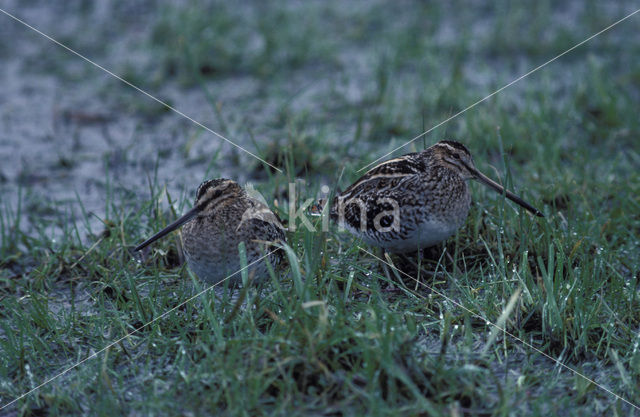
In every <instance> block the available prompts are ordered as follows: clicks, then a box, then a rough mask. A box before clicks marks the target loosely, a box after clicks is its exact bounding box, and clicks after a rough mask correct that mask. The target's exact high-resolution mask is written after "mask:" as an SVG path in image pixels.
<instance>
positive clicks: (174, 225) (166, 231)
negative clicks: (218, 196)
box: [134, 207, 200, 251]
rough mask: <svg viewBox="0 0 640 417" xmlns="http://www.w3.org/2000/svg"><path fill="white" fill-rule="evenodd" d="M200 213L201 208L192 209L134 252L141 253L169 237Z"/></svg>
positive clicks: (137, 247)
mask: <svg viewBox="0 0 640 417" xmlns="http://www.w3.org/2000/svg"><path fill="white" fill-rule="evenodd" d="M199 211H200V208H199V207H194V208H192V209H191V210H189V211H188V212H186V213H185V214H184V215H183V216H182V217H180V218H179V219H178V220H176V221H175V222H173V223H171V224H170V225H169V226H167V227H165V228H164V229H162V230H160V231H159V232H158V233H156V234H155V235H153V236H151V237H150V238H149V239H147V240H145V241H144V242H142V243H141V244H139V245H138V246H136V248H135V249H134V250H135V251H139V250H140V249H144V248H145V247H146V246H148V245H150V244H151V243H153V242H155V241H156V240H158V239H160V238H162V237H164V236H166V235H168V234H169V233H171V232H173V231H174V230H176V229H177V228H178V227H180V226H182V225H183V224H185V223H186V222H188V221H189V220H191V219H193V218H194V217H195V216H196V215H197V214H198V212H199Z"/></svg>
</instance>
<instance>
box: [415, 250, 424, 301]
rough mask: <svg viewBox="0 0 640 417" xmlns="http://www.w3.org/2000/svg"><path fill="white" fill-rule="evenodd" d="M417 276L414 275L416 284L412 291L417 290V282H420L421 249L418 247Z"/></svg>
mask: <svg viewBox="0 0 640 417" xmlns="http://www.w3.org/2000/svg"><path fill="white" fill-rule="evenodd" d="M417 271H418V273H417V277H416V286H415V287H414V288H413V290H414V291H418V284H420V272H421V271H422V251H421V250H420V249H418V268H417Z"/></svg>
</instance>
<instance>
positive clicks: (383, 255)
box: [378, 248, 393, 286]
mask: <svg viewBox="0 0 640 417" xmlns="http://www.w3.org/2000/svg"><path fill="white" fill-rule="evenodd" d="M378 251H379V255H380V259H382V272H384V276H385V277H386V278H387V282H388V283H389V284H390V285H392V286H393V281H392V280H391V272H390V271H389V266H388V265H387V262H388V259H389V257H388V256H387V251H385V250H384V249H382V248H379V249H378Z"/></svg>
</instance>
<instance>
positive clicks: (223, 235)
mask: <svg viewBox="0 0 640 417" xmlns="http://www.w3.org/2000/svg"><path fill="white" fill-rule="evenodd" d="M183 224H184V227H183V229H182V246H183V250H184V254H185V258H186V259H187V264H188V265H189V268H191V270H192V271H193V272H194V273H195V274H196V275H197V276H198V277H199V278H200V279H202V280H204V281H207V282H208V283H212V284H213V283H217V282H220V281H221V280H223V279H225V278H227V277H228V276H229V275H231V274H234V273H235V272H237V271H239V270H240V268H241V264H240V258H239V252H238V245H239V244H240V242H244V244H245V248H246V254H247V263H248V264H251V263H252V262H254V261H256V260H258V259H260V258H261V257H262V256H264V255H266V254H268V253H269V252H271V251H273V250H275V249H276V246H273V244H274V243H278V242H284V241H285V239H286V237H285V233H284V230H285V229H284V227H283V226H282V223H281V221H280V219H279V218H278V217H277V216H276V215H275V214H274V213H273V212H272V211H271V210H270V209H269V208H268V207H267V206H266V205H265V204H264V203H262V202H260V201H258V200H257V199H255V198H253V197H251V196H249V195H248V194H247V192H246V191H245V190H244V189H243V188H242V187H240V186H239V185H238V184H237V183H236V182H234V181H232V180H229V179H214V180H209V181H205V182H203V183H202V184H200V186H199V187H198V190H197V191H196V199H195V203H194V206H193V208H192V209H191V210H190V211H188V212H187V213H186V214H185V215H183V216H182V217H180V218H179V219H178V220H176V221H175V222H173V223H172V224H171V225H169V226H167V227H166V228H165V229H163V230H162V231H160V232H158V233H157V234H156V235H154V236H153V237H151V238H150V239H148V240H146V241H145V242H143V243H142V244H140V245H139V246H138V247H136V248H135V250H140V249H142V248H144V247H145V246H147V245H149V244H150V243H152V242H154V241H156V240H157V239H160V238H161V237H163V236H165V235H166V234H168V233H170V232H171V231H173V230H175V229H177V228H178V227H180V226H182V225H183ZM281 256H282V255H281V253H280V251H277V252H275V253H273V254H271V255H269V256H268V257H267V258H268V260H269V261H270V262H271V263H272V264H273V265H277V264H278V263H280V261H281ZM249 272H250V275H253V276H255V277H256V278H258V277H265V276H266V275H267V266H266V264H265V260H261V261H260V262H257V263H256V264H254V265H252V266H251V267H249ZM239 278H240V274H239V273H238V274H236V275H234V276H233V277H232V278H231V281H233V282H237V281H238V280H239Z"/></svg>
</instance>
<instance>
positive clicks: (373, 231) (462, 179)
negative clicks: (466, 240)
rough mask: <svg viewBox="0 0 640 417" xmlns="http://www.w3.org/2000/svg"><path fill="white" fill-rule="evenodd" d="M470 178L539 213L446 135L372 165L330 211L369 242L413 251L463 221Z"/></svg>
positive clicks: (397, 250)
mask: <svg viewBox="0 0 640 417" xmlns="http://www.w3.org/2000/svg"><path fill="white" fill-rule="evenodd" d="M469 179H475V180H477V181H479V182H481V183H482V184H484V185H487V186H488V187H490V188H492V189H494V190H495V191H498V192H500V193H503V194H504V195H505V196H506V197H507V198H508V199H510V200H511V201H514V202H515V203H517V204H518V205H520V206H522V207H524V208H525V209H526V210H528V211H529V212H530V213H532V214H534V215H536V216H540V217H543V214H542V213H541V212H540V211H539V210H538V209H536V208H534V207H533V206H531V205H530V204H529V203H527V202H526V201H524V200H523V199H521V198H520V197H518V196H517V195H515V194H513V193H512V192H510V191H508V190H506V189H504V188H503V187H502V186H501V185H499V184H498V183H496V182H495V181H493V180H491V179H490V178H488V177H487V176H486V175H484V174H482V173H481V172H480V171H478V170H477V169H476V167H475V165H474V163H473V158H472V157H471V154H470V153H469V151H468V150H467V148H466V147H465V146H464V145H462V144H461V143H458V142H454V141H448V140H445V141H441V142H438V143H436V144H435V145H433V146H431V147H430V148H428V149H425V150H424V151H422V152H417V153H410V154H407V155H403V156H401V157H399V158H394V159H390V160H388V161H386V162H383V163H381V164H379V165H377V166H375V167H374V168H372V169H371V170H369V171H368V172H367V173H366V174H364V175H363V176H362V177H361V178H360V179H359V180H357V181H356V182H355V183H353V184H352V185H351V186H350V187H349V188H347V189H346V190H345V191H344V192H342V193H340V194H338V195H337V196H336V197H335V198H334V200H333V204H332V207H331V210H330V216H331V218H332V219H333V220H334V221H336V222H337V223H338V224H339V225H341V226H342V227H345V228H346V229H347V230H348V231H350V232H351V233H352V234H354V235H355V236H357V237H360V238H362V240H363V241H364V242H365V243H367V244H370V245H372V246H378V247H381V248H383V249H384V250H387V251H389V252H392V253H408V252H415V251H417V250H420V249H423V248H427V247H429V246H433V245H435V244H437V243H439V242H441V241H443V240H445V239H447V238H448V237H449V236H451V235H452V234H454V233H455V232H456V230H458V229H459V228H460V226H462V224H463V223H464V221H465V219H466V218H467V214H468V213H469V208H470V206H471V195H470V194H469V188H468V185H467V180H469Z"/></svg>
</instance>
